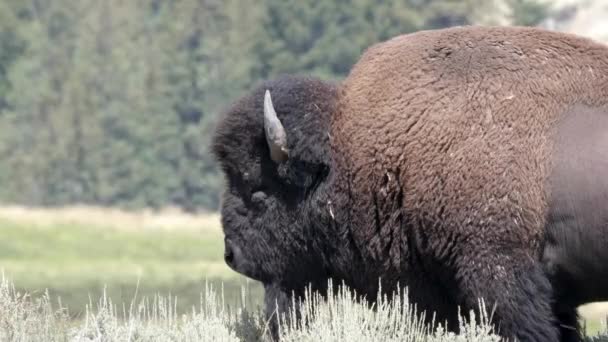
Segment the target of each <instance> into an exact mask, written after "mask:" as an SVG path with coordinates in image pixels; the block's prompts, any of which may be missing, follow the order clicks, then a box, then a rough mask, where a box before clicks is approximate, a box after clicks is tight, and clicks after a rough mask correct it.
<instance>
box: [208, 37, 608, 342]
mask: <svg viewBox="0 0 608 342" xmlns="http://www.w3.org/2000/svg"><path fill="white" fill-rule="evenodd" d="M213 151H214V154H215V156H216V158H217V159H218V161H219V163H220V165H221V167H222V169H223V172H224V174H225V179H226V187H225V191H224V195H223V200H222V225H223V229H224V233H225V239H226V240H225V241H226V250H225V260H226V262H227V263H228V265H230V267H232V268H233V269H234V270H235V271H237V272H240V273H242V274H244V275H246V276H248V277H251V278H253V279H257V280H259V281H261V282H262V283H264V287H265V296H266V298H265V303H266V309H267V313H268V314H271V313H272V312H273V309H274V308H275V307H276V306H278V308H279V310H287V309H288V305H289V303H290V302H291V299H290V298H292V296H294V295H295V296H299V295H302V293H303V291H304V289H305V287H306V286H308V285H311V286H312V287H313V289H316V290H318V291H321V292H322V291H324V285H326V284H327V279H328V278H332V279H334V283H341V282H344V283H345V284H346V285H348V286H350V287H351V288H353V289H355V290H356V291H357V292H358V293H360V294H363V295H365V296H367V298H369V299H372V300H373V298H374V296H375V295H376V294H377V291H378V284H379V279H382V289H387V290H390V289H392V288H394V287H395V286H397V284H400V285H404V286H407V287H408V289H409V290H408V294H409V296H410V297H411V298H410V300H411V301H413V302H415V303H417V305H418V307H419V308H420V309H423V310H427V311H432V312H434V313H435V314H436V317H437V320H438V321H442V322H443V321H447V322H448V323H449V324H448V327H449V328H450V329H457V327H458V325H457V313H458V307H459V306H460V307H461V308H462V309H464V310H470V309H476V308H477V303H478V299H479V298H484V300H485V301H486V302H487V303H491V304H493V305H495V306H496V311H495V315H494V323H496V326H497V328H498V329H499V332H500V334H501V335H503V336H505V337H508V338H513V337H515V338H517V339H518V340H520V341H562V342H565V341H579V340H580V333H579V331H580V329H579V327H578V325H577V316H576V307H577V306H578V305H580V304H583V303H587V302H590V301H599V300H606V299H608V248H606V246H608V177H607V176H606V175H608V162H606V161H607V160H608V47H606V46H604V45H600V44H598V43H594V42H592V41H590V40H587V39H584V38H580V37H576V36H573V35H567V34H563V33H556V32H549V31H545V30H541V29H537V28H519V27H517V28H516V27H510V28H506V27H503V28H497V27H458V28H450V29H444V30H435V31H422V32H418V33H414V34H409V35H403V36H399V37H395V38H393V39H391V40H389V41H387V42H384V43H380V44H376V45H374V46H372V47H371V48H369V49H368V50H367V51H366V52H365V53H364V54H363V56H362V58H361V59H360V60H359V62H358V63H357V64H356V65H355V66H354V67H353V69H352V70H351V72H350V74H349V75H348V77H347V78H346V79H345V80H344V81H342V82H340V83H339V84H332V83H329V82H324V81H322V80H319V79H315V78H310V77H304V76H283V77H280V78H277V79H274V80H271V81H267V82H264V83H262V84H260V85H259V86H258V87H256V88H255V89H254V90H253V91H252V92H251V93H250V94H248V95H246V96H244V97H243V98H241V99H240V100H238V101H237V102H236V103H234V105H233V106H232V107H230V108H229V109H228V110H227V111H226V112H225V113H224V115H223V116H222V117H221V119H220V121H219V124H218V126H217V129H216V132H215V135H214V138H213ZM427 317H431V315H427Z"/></svg>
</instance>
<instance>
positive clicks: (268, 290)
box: [264, 284, 292, 341]
mask: <svg viewBox="0 0 608 342" xmlns="http://www.w3.org/2000/svg"><path fill="white" fill-rule="evenodd" d="M291 303H292V300H291V293H290V292H289V291H288V290H286V289H283V288H281V286H280V285H278V284H264V313H265V315H266V320H267V321H268V327H269V330H270V335H271V336H272V338H273V340H275V341H278V339H279V320H280V319H281V317H286V318H287V317H288V316H289V315H290V310H291Z"/></svg>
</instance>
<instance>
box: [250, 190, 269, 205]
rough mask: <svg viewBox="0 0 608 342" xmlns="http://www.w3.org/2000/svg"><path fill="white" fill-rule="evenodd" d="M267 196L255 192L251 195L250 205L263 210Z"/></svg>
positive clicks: (263, 193)
mask: <svg viewBox="0 0 608 342" xmlns="http://www.w3.org/2000/svg"><path fill="white" fill-rule="evenodd" d="M267 198H268V196H267V195H266V193H265V192H263V191H256V192H254V193H253V194H252V195H251V203H252V204H253V205H254V206H255V207H256V208H258V209H263V208H264V207H265V206H266V199H267Z"/></svg>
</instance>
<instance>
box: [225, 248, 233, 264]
mask: <svg viewBox="0 0 608 342" xmlns="http://www.w3.org/2000/svg"><path fill="white" fill-rule="evenodd" d="M233 259H234V253H232V251H231V250H229V251H225V252H224V260H225V261H226V262H227V263H229V264H231V263H232V260H233Z"/></svg>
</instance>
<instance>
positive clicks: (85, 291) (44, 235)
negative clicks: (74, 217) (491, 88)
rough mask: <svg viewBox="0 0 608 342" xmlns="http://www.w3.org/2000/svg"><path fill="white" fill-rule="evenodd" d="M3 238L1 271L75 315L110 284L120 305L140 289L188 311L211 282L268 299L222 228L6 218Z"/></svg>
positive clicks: (233, 299)
mask: <svg viewBox="0 0 608 342" xmlns="http://www.w3.org/2000/svg"><path fill="white" fill-rule="evenodd" d="M0 236H1V238H0V269H2V270H3V272H4V274H5V276H6V277H7V278H8V279H10V280H11V281H12V282H13V283H14V285H15V287H16V288H18V289H21V290H26V291H28V292H30V293H33V294H36V293H41V291H43V290H44V289H48V290H49V292H50V295H51V298H52V299H53V300H61V303H62V304H63V305H64V306H66V307H67V308H68V309H69V310H70V314H71V315H73V316H75V317H78V316H79V315H80V314H81V313H82V312H83V310H84V308H85V304H87V303H89V300H90V299H92V300H93V302H95V301H96V300H97V298H99V297H100V295H101V294H102V292H103V290H104V287H105V288H106V291H107V293H108V295H109V296H110V297H111V298H112V300H113V301H114V302H115V303H120V302H121V301H122V302H125V303H127V304H128V303H129V302H130V301H131V300H132V299H133V296H134V294H135V291H136V289H137V292H138V296H140V297H141V296H146V297H152V296H154V295H155V294H162V295H164V296H167V295H172V296H174V297H177V301H178V304H179V307H180V308H181V309H183V310H189V308H190V307H191V306H192V305H198V303H199V297H200V293H201V292H202V291H203V290H204V288H205V282H210V283H212V284H214V285H215V286H216V287H219V286H221V285H223V286H224V291H225V293H226V300H227V302H228V303H229V304H235V305H236V304H238V303H239V299H240V291H241V287H242V286H247V287H248V288H249V290H250V291H251V293H250V296H248V298H249V299H250V302H249V303H247V304H248V305H254V306H255V305H257V304H259V302H260V298H261V288H260V286H259V284H257V283H256V282H253V281H246V279H245V278H244V277H242V276H240V275H238V274H237V273H235V272H233V271H232V270H230V269H229V268H228V267H227V266H226V265H225V263H224V261H223V243H222V241H223V240H222V239H223V236H222V233H221V230H220V229H219V227H218V226H215V227H201V229H197V230H192V229H181V230H180V229H173V230H161V229H147V230H133V229H117V228H100V227H88V226H82V225H78V224H69V223H53V224H51V225H40V224H28V223H24V222H14V221H9V220H6V219H0ZM138 284H139V285H138Z"/></svg>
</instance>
